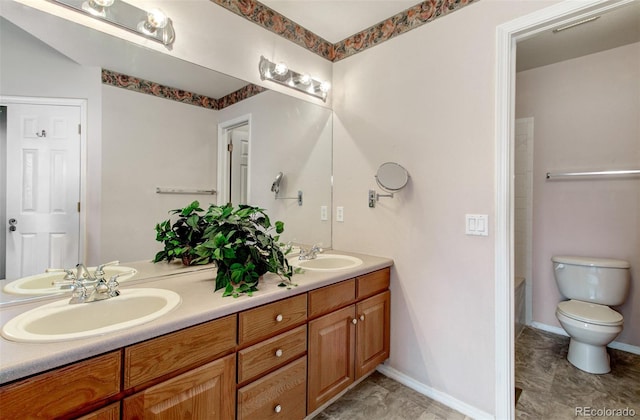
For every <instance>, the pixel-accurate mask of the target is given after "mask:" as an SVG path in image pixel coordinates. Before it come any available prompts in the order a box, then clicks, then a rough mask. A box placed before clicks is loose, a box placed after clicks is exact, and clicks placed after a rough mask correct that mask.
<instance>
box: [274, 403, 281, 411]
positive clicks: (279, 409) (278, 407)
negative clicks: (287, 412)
mask: <svg viewBox="0 0 640 420" xmlns="http://www.w3.org/2000/svg"><path fill="white" fill-rule="evenodd" d="M273 411H275V412H276V413H279V412H281V411H282V406H281V405H280V404H278V405H276V406H275V408H274V409H273Z"/></svg>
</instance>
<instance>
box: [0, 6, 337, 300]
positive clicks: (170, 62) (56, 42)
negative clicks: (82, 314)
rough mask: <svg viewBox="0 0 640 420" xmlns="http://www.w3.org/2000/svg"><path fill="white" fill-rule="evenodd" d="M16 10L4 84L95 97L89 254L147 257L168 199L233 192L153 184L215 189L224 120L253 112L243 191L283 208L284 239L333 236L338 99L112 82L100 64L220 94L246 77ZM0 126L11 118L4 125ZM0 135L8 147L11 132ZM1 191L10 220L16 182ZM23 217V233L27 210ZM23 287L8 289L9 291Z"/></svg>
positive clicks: (0, 207)
mask: <svg viewBox="0 0 640 420" xmlns="http://www.w3.org/2000/svg"><path fill="white" fill-rule="evenodd" d="M8 9H9V8H7V10H8ZM7 10H5V11H3V16H4V17H0V31H2V33H1V34H0V43H1V45H0V66H2V68H0V96H2V97H15V96H20V97H46V98H52V97H53V98H88V101H87V102H88V104H87V107H86V115H87V116H86V120H87V121H86V124H87V130H88V133H86V134H85V135H86V140H85V141H86V144H85V145H84V147H85V150H84V153H85V155H84V156H83V157H81V159H80V160H81V170H82V171H84V172H85V175H84V177H83V181H84V182H85V185H84V186H83V187H84V189H85V194H86V197H85V198H86V200H87V202H86V203H85V202H83V203H81V204H82V205H83V206H86V207H83V209H84V217H85V218H86V220H85V222H86V223H85V225H86V232H85V234H84V239H82V240H81V241H80V242H81V243H80V251H79V252H80V254H81V255H80V257H79V258H80V259H83V260H84V262H85V263H87V265H97V264H100V263H102V262H105V261H111V260H120V261H121V262H123V263H125V262H129V261H142V260H146V261H150V260H151V259H152V258H153V256H154V255H155V253H156V252H157V250H159V249H160V247H161V245H160V244H159V243H157V242H156V241H155V231H154V226H155V224H156V223H157V222H160V221H162V220H165V219H167V218H169V215H168V211H169V210H171V209H175V208H181V207H184V206H186V205H188V204H189V203H190V202H191V201H193V200H199V201H200V203H201V207H207V206H208V204H210V203H212V204H221V203H222V202H225V201H226V199H225V198H223V197H218V196H216V195H211V194H204V195H200V194H196V195H193V194H158V193H157V192H156V189H157V188H158V187H166V188H169V189H187V190H192V189H193V190H205V191H206V190H211V189H217V185H218V181H219V180H218V177H219V176H218V165H219V153H220V152H219V150H220V147H219V144H218V140H219V133H220V127H222V126H225V124H227V125H228V123H229V122H230V121H234V120H238V119H243V118H246V117H247V116H249V118H248V121H249V125H248V126H247V127H246V130H243V134H247V136H248V141H247V146H246V151H247V152H248V154H247V155H246V156H245V158H244V159H241V162H242V163H241V164H242V165H244V168H243V169H240V170H236V173H238V174H240V175H237V176H235V178H236V179H243V177H244V179H245V182H246V184H245V187H244V188H240V192H239V193H238V194H240V195H239V196H238V197H241V198H237V199H236V200H246V202H247V203H248V204H251V205H256V206H259V207H262V208H265V209H266V210H267V212H268V214H269V216H270V218H271V219H272V220H273V221H275V220H282V221H283V222H284V223H285V233H284V235H282V238H281V239H282V240H284V241H293V242H297V243H303V244H306V243H317V242H322V243H324V244H325V245H327V246H329V245H330V244H331V225H330V222H329V221H321V220H320V211H319V209H320V207H321V206H327V207H328V208H331V207H332V204H331V194H332V192H331V167H332V165H331V143H332V111H331V110H330V109H328V108H324V107H321V106H319V105H315V104H312V103H310V102H306V101H303V100H300V99H297V98H294V97H291V96H288V95H286V94H282V93H278V92H274V91H270V90H268V91H265V92H262V93H259V94H256V95H254V96H251V97H249V98H248V99H244V100H241V101H239V102H237V103H234V104H233V105H230V106H226V107H224V108H222V109H219V110H213V109H207V108H204V107H198V106H194V105H191V104H185V103H180V102H176V101H172V100H169V99H166V98H163V97H158V96H153V95H146V94H143V93H139V92H135V91H131V90H127V89H122V88H119V87H114V86H112V85H108V84H104V83H102V81H101V80H100V75H101V68H105V69H109V70H113V71H116V72H119V73H122V74H129V75H130V76H134V77H138V78H142V79H145V80H149V81H152V82H156V83H160V84H162V85H165V86H170V87H174V88H178V89H180V90H185V91H189V92H194V93H197V94H200V95H207V96H211V97H223V96H224V95H226V94H228V93H230V92H234V91H236V90H238V89H240V88H241V87H243V86H245V85H247V82H244V81H242V80H238V79H236V78H233V77H230V76H227V75H222V74H220V73H217V72H215V71H212V70H210V69H206V68H203V67H200V66H196V65H193V64H192V63H188V62H185V61H182V60H179V59H176V58H174V57H170V56H168V55H166V54H162V53H159V52H156V51H152V50H148V49H145V48H142V47H140V46H138V45H133V44H131V43H128V42H126V41H124V40H122V39H117V38H113V37H110V36H109V35H106V34H103V33H100V32H97V31H94V30H92V29H90V28H86V27H83V26H81V25H77V24H74V23H72V22H68V21H66V20H63V19H58V18H56V17H53V16H50V15H46V14H44V13H42V12H40V11H36V10H28V12H29V13H33V16H27V17H25V16H24V14H21V17H20V21H19V22H14V21H13V20H12V21H10V20H8V19H9V18H13V17H12V16H8V15H7V14H5V12H7ZM21 13H22V12H21ZM42 15H46V16H44V17H43V16H42ZM43 19H44V20H43ZM25 22H32V26H33V27H30V26H29V25H28V24H25ZM44 22H46V23H47V24H46V25H44ZM43 27H44V28H46V33H47V34H48V35H43V33H45V31H43ZM36 34H37V36H36ZM123 83H124V81H123ZM0 105H5V104H0ZM3 109H4V110H6V112H5V115H6V114H10V113H11V106H7V108H3ZM3 118H4V117H3ZM1 119H2V118H0V120H1ZM3 127H4V128H6V124H5V125H3ZM2 133H6V130H4V129H2V128H0V134H2ZM0 139H1V140H2V141H1V142H0V143H1V144H0V147H2V148H3V149H1V150H2V151H3V152H4V151H5V149H4V147H6V146H5V145H6V136H0ZM2 156H3V161H4V160H5V159H4V156H5V153H3V154H2ZM234 170H235V169H234ZM278 172H283V173H285V174H286V176H285V177H284V178H283V179H282V181H281V183H280V195H282V196H284V195H287V196H290V195H295V194H296V193H297V191H298V190H303V191H304V194H305V197H304V198H305V200H304V205H302V206H299V205H298V203H297V202H296V201H295V200H276V199H275V197H274V193H273V192H272V191H271V186H272V183H273V180H274V178H273V177H274V174H277V173H278ZM0 173H1V175H0V177H2V179H0V181H2V182H0V185H4V184H5V183H6V181H7V178H8V179H11V180H12V181H13V180H14V179H15V177H14V175H12V174H7V171H6V162H2V163H1V164H0ZM243 174H244V175H243ZM231 188H234V187H233V186H231ZM0 193H1V196H2V198H1V202H0V216H1V217H2V220H3V222H4V223H5V225H6V221H7V220H8V215H7V210H6V208H7V203H8V201H9V200H7V194H8V192H7V191H5V190H4V189H3V190H0ZM232 201H233V199H232ZM329 220H331V217H329ZM7 226H8V225H7ZM17 227H18V233H19V232H20V227H21V223H20V221H18V225H17ZM12 233H13V232H12ZM8 235H9V231H8V229H6V226H5V229H2V233H1V234H0V243H1V244H2V245H0V251H1V252H0V255H1V257H0V258H1V259H2V261H1V264H0V270H2V272H3V273H4V272H5V271H4V270H5V269H6V265H5V263H6V262H8V261H5V258H4V256H5V254H6V252H7V246H6V241H7V237H8ZM58 251H59V252H58ZM50 252H52V253H54V254H56V253H57V254H62V253H63V252H62V250H56V249H52V250H50ZM74 265H75V263H74ZM4 277H5V276H4V274H0V279H1V278H4ZM7 281H8V280H2V281H0V283H3V282H7ZM0 289H1V288H0ZM19 299H21V297H20V296H17V295H12V296H9V297H7V296H6V295H5V296H2V301H5V302H7V301H10V302H13V301H16V300H19Z"/></svg>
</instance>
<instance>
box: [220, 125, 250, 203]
mask: <svg viewBox="0 0 640 420" xmlns="http://www.w3.org/2000/svg"><path fill="white" fill-rule="evenodd" d="M250 150H251V115H250V114H248V115H244V116H241V117H238V118H234V119H232V120H229V121H226V122H223V123H220V124H219V125H218V183H217V187H218V194H217V195H218V200H217V201H218V205H224V204H227V203H232V204H233V205H234V206H237V205H239V204H248V203H249V200H250V183H249V175H250V166H249V162H250V159H251V153H250Z"/></svg>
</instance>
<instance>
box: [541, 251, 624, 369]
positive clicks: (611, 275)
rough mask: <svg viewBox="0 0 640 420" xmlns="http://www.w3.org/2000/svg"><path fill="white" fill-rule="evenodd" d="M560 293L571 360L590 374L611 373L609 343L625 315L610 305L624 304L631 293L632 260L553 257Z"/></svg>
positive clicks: (560, 315) (560, 318)
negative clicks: (630, 262)
mask: <svg viewBox="0 0 640 420" xmlns="http://www.w3.org/2000/svg"><path fill="white" fill-rule="evenodd" d="M551 261H553V271H554V276H555V278H556V283H557V284H558V289H560V293H562V295H563V296H564V297H566V298H568V299H570V300H566V301H563V302H560V303H558V307H557V308H556V317H557V318H558V321H560V325H562V328H564V330H565V331H566V332H567V334H569V337H571V341H570V342H569V354H568V356H567V359H568V360H569V362H571V364H573V365H574V366H575V367H577V368H578V369H581V370H584V371H585V372H589V373H608V372H609V371H611V368H610V366H609V355H608V354H607V344H609V343H610V342H612V341H613V340H614V339H615V338H616V337H617V336H618V334H620V332H621V331H622V323H623V318H622V315H621V314H619V313H618V312H616V311H614V310H613V309H611V308H609V306H616V305H621V304H622V303H623V302H624V301H625V299H626V298H627V294H628V293H629V283H630V274H629V263H628V262H626V261H622V260H614V259H610V258H589V257H569V256H558V257H553V258H551Z"/></svg>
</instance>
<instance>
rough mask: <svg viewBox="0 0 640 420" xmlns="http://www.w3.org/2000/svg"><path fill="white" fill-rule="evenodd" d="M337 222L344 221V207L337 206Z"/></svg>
mask: <svg viewBox="0 0 640 420" xmlns="http://www.w3.org/2000/svg"><path fill="white" fill-rule="evenodd" d="M336 222H344V207H342V206H338V207H336Z"/></svg>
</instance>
